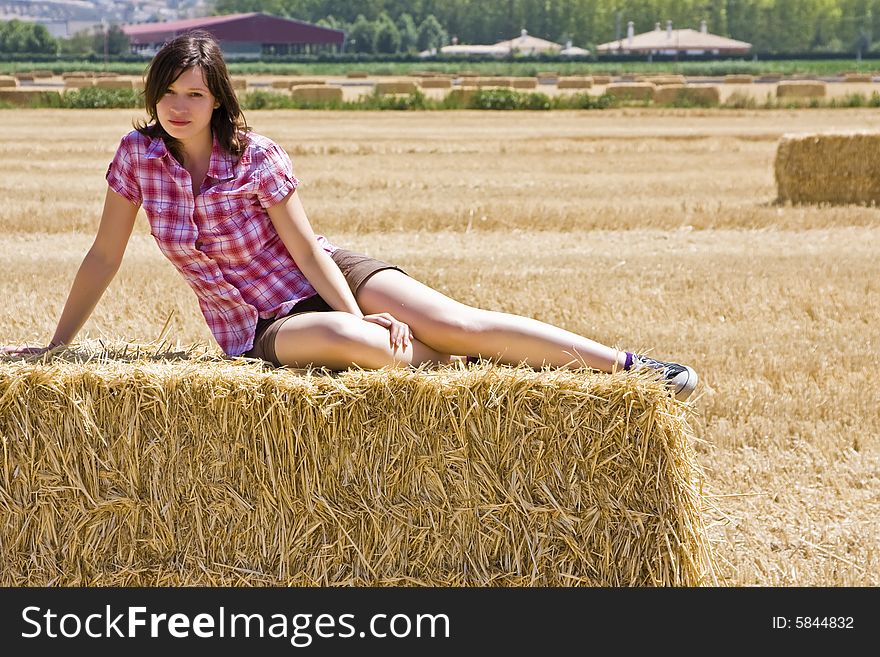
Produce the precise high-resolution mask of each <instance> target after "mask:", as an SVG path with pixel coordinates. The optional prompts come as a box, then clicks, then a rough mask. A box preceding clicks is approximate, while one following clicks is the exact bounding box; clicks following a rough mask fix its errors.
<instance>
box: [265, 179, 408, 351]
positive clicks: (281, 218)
mask: <svg viewBox="0 0 880 657" xmlns="http://www.w3.org/2000/svg"><path fill="white" fill-rule="evenodd" d="M268 213H269V218H270V219H271V220H272V224H273V225H274V226H275V230H277V231H278V236H279V237H280V238H281V241H282V242H284V246H286V247H287V250H288V251H289V252H290V255H291V256H292V257H293V259H294V261H295V262H296V264H297V266H298V267H299V268H300V269H301V270H302V273H303V274H305V276H306V278H307V279H308V280H309V283H311V284H312V287H314V288H315V290H316V291H317V292H318V294H320V295H321V297H322V298H323V299H324V301H326V302H327V303H328V304H329V305H330V307H331V308H333V309H334V310H341V311H344V312H349V313H351V314H352V315H355V316H357V317H360V318H362V319H364V320H365V321H368V322H371V323H373V324H378V325H379V326H382V327H384V328H386V329H388V333H389V339H390V342H391V346H392V347H393V348H403V349H407V348H408V347H409V346H410V343H411V342H412V339H413V335H412V331H410V329H409V326H407V325H406V324H404V323H403V322H401V321H399V320H397V319H396V318H394V317H392V316H391V315H390V314H388V313H378V314H375V315H366V316H365V315H364V313H363V312H362V311H361V309H360V307H359V306H358V304H357V301H356V300H355V298H354V294H352V292H351V288H349V287H348V283H347V282H346V280H345V276H343V274H342V272H341V271H339V267H337V266H336V263H335V262H333V259H332V258H331V257H330V256H329V255H328V254H327V252H326V251H325V250H324V249H323V248H321V245H320V244H318V240H317V238H316V236H315V232H314V230H312V225H311V224H310V223H309V219H308V217H307V216H306V211H305V208H303V206H302V203H301V202H300V200H299V194H297V193H296V190H294V191H292V192H290V194H288V195H287V196H286V197H285V198H284V199H283V200H282V201H281V202H279V203H277V204H275V205H273V206H271V207H270V208H269V209H268Z"/></svg>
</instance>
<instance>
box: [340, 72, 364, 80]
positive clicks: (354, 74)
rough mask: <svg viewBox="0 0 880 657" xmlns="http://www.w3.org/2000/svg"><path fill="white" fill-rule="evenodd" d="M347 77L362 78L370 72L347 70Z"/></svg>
mask: <svg viewBox="0 0 880 657" xmlns="http://www.w3.org/2000/svg"><path fill="white" fill-rule="evenodd" d="M345 77H347V78H353V79H361V78H366V77H369V73H367V72H366V71H348V72H346V74H345Z"/></svg>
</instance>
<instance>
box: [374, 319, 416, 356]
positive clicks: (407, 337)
mask: <svg viewBox="0 0 880 657" xmlns="http://www.w3.org/2000/svg"><path fill="white" fill-rule="evenodd" d="M364 321H365V322H372V323H373V324H378V325H379V326H381V327H383V328H386V329H388V333H389V334H390V337H391V349H392V350H393V351H397V350H398V349H402V350H403V351H406V350H407V349H408V348H409V346H410V345H411V344H412V341H413V334H412V331H411V330H410V329H409V325H408V324H404V323H403V322H401V321H400V320H397V319H395V318H394V317H392V316H391V315H390V314H388V313H377V314H375V315H364Z"/></svg>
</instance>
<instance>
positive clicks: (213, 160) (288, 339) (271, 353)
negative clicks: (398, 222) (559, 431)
mask: <svg viewBox="0 0 880 657" xmlns="http://www.w3.org/2000/svg"><path fill="white" fill-rule="evenodd" d="M144 98H145V104H146V110H147V113H148V115H149V121H148V122H146V123H143V124H140V125H138V126H137V127H136V130H133V131H132V132H130V133H129V134H127V135H126V136H125V137H123V138H122V141H121V143H120V145H119V148H118V150H117V152H116V155H115V157H114V158H113V161H112V162H111V163H110V166H109V168H108V170H107V182H108V186H109V189H108V190H107V195H106V199H105V202H104V210H103V214H102V216H101V223H100V227H99V229H98V233H97V236H96V238H95V241H94V244H93V245H92V247H91V249H90V250H89V252H88V253H87V255H86V256H85V259H84V260H83V263H82V265H81V267H80V269H79V271H78V272H77V274H76V277H75V278H74V281H73V285H72V287H71V290H70V294H69V296H68V299H67V302H66V304H65V306H64V310H63V311H62V314H61V318H60V320H59V322H58V327H57V329H56V331H55V335H54V336H53V338H52V340H51V342H50V343H49V347H47V348H46V349H49V348H53V347H55V346H58V345H62V344H66V343H68V342H70V341H72V340H73V339H74V337H75V336H76V334H77V333H78V332H79V330H80V328H82V326H83V324H84V323H85V322H86V320H87V319H88V317H89V315H90V314H91V313H92V311H93V310H94V308H95V306H96V305H97V303H98V300H99V299H100V297H101V296H102V294H103V293H104V290H105V289H106V288H107V285H108V284H109V283H110V281H111V279H112V278H113V276H114V275H115V273H116V271H117V269H118V268H119V265H120V262H121V260H122V255H123V252H124V251H125V246H126V243H127V242H128V239H129V237H130V235H131V232H132V228H133V226H134V221H135V216H136V214H137V211H138V208H139V207H140V206H141V205H142V206H143V208H144V211H145V213H146V215H147V218H148V220H149V222H150V228H151V233H152V234H153V236H154V237H155V239H156V242H157V243H158V245H159V248H160V249H161V251H162V253H164V254H165V256H167V257H168V259H169V260H170V261H171V262H172V263H173V264H174V266H175V267H176V268H177V269H178V271H180V273H181V274H182V275H183V277H184V279H185V280H186V282H187V283H188V284H189V285H190V286H191V287H192V289H193V291H194V292H195V294H196V296H197V297H198V300H199V305H200V308H201V310H202V313H203V314H204V316H205V320H206V321H207V323H208V326H209V327H210V329H211V332H212V333H213V335H214V337H215V338H216V340H217V342H218V344H219V345H220V347H221V348H222V349H223V351H224V352H225V353H226V354H228V355H230V356H240V355H243V356H248V357H256V358H261V359H264V360H267V361H269V362H272V363H274V364H276V365H290V366H305V365H309V364H310V365H314V366H323V367H327V368H329V369H345V368H347V367H349V366H352V365H355V366H358V367H362V368H380V367H383V366H388V365H392V366H394V365H398V366H399V365H420V364H423V363H429V364H443V363H452V362H455V361H456V360H462V359H463V358H465V357H467V359H468V361H472V360H474V359H477V358H485V359H491V360H493V361H496V362H500V363H510V364H520V363H526V364H527V365H529V366H532V367H535V368H540V367H543V366H552V367H575V368H581V367H589V368H593V369H597V370H601V371H604V372H611V371H614V370H615V369H623V370H630V369H638V368H643V367H649V368H653V369H655V370H656V371H657V372H658V374H659V375H660V376H663V377H664V378H665V379H666V380H667V382H668V384H669V387H670V389H671V390H672V392H673V394H675V396H676V397H678V398H679V399H687V397H688V396H689V395H690V394H691V393H692V392H693V390H694V387H695V386H696V383H697V375H696V374H695V372H694V370H693V369H691V368H690V367H687V366H683V365H678V364H675V363H666V362H661V361H656V360H652V359H649V358H646V357H644V356H641V355H636V354H632V353H629V352H621V351H618V350H616V349H613V348H611V347H607V346H604V345H602V344H599V343H597V342H594V341H593V340H590V339H588V338H586V337H583V336H581V335H577V334H575V333H571V332H569V331H566V330H563V329H561V328H557V327H555V326H551V325H549V324H545V323H542V322H539V321H537V320H534V319H530V318H527V317H521V316H516V315H511V314H506V313H500V312H493V311H490V310H482V309H479V308H473V307H470V306H466V305H464V304H462V303H459V302H458V301H455V300H453V299H450V298H449V297H446V296H444V295H443V294H441V293H440V292H437V291H436V290H433V289H431V288H429V287H427V286H425V285H423V284H421V283H419V282H418V281H416V280H414V279H413V278H410V277H409V276H408V275H407V274H406V273H404V272H403V271H402V270H401V269H399V268H398V267H395V266H394V265H391V264H388V263H385V262H381V261H379V260H375V259H373V258H370V257H368V256H365V255H361V254H357V253H352V252H350V251H347V250H345V249H341V248H338V247H336V246H334V245H333V244H331V243H330V242H328V240H327V239H325V238H324V237H322V236H316V235H315V234H314V232H313V230H312V227H311V225H310V224H309V220H308V218H307V217H306V212H305V210H304V209H303V206H302V203H301V202H300V198H299V195H298V194H297V193H296V187H297V185H298V181H297V179H296V178H295V177H294V175H293V170H292V165H291V162H290V159H289V158H288V156H287V154H286V153H285V152H284V151H283V150H282V149H281V148H280V147H279V146H278V145H276V144H275V143H273V142H272V141H270V140H269V139H267V138H265V137H263V136H260V135H257V134H255V133H253V132H251V131H250V130H249V128H248V127H247V124H246V123H245V120H244V117H243V115H242V112H241V108H240V106H239V103H238V99H237V98H236V96H235V93H234V91H233V87H232V83H231V81H230V78H229V74H228V72H227V69H226V64H225V62H224V60H223V56H222V53H221V51H220V48H219V45H218V44H217V42H216V41H215V40H214V38H213V37H212V36H211V35H210V34H209V33H207V32H190V33H188V34H185V35H183V36H180V37H177V38H175V39H174V40H173V41H170V42H169V43H167V44H166V45H165V46H164V47H163V48H162V49H161V50H160V51H159V52H158V53H157V54H156V56H155V58H154V59H153V61H152V62H151V63H150V66H149V69H148V72H147V76H146V81H145V88H144ZM43 350H45V349H43ZM22 351H31V352H33V351H40V350H35V349H31V350H19V353H21V352H22Z"/></svg>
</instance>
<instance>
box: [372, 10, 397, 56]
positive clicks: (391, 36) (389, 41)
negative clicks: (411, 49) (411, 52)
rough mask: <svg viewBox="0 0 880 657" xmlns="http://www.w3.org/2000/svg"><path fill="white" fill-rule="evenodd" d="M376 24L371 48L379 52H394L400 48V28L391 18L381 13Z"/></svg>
mask: <svg viewBox="0 0 880 657" xmlns="http://www.w3.org/2000/svg"><path fill="white" fill-rule="evenodd" d="M375 25H376V37H375V41H374V42H373V50H374V51H375V52H381V53H396V52H397V51H399V50H400V30H398V29H397V26H396V25H395V24H394V21H392V20H391V17H390V16H389V15H388V14H386V13H384V12H383V13H382V14H380V15H379V18H378V20H377V21H376V23H375Z"/></svg>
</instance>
